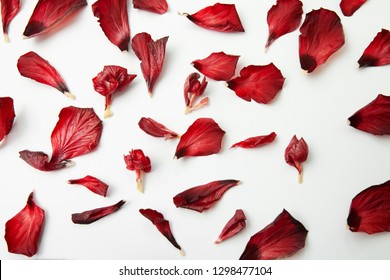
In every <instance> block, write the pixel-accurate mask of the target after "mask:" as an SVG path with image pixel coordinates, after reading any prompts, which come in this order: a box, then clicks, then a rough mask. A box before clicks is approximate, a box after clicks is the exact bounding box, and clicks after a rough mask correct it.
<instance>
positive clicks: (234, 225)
mask: <svg viewBox="0 0 390 280" xmlns="http://www.w3.org/2000/svg"><path fill="white" fill-rule="evenodd" d="M245 221H246V217H245V214H244V211H242V210H241V209H238V210H236V213H235V214H234V216H233V217H232V218H231V219H230V220H229V221H228V222H227V224H226V225H225V226H224V228H223V229H222V232H221V234H220V235H219V237H218V239H217V240H216V241H215V242H214V243H215V244H218V243H221V242H222V241H224V240H226V239H228V238H230V237H232V236H234V235H236V234H237V233H239V232H240V231H242V230H243V229H244V228H245V226H246V222H245Z"/></svg>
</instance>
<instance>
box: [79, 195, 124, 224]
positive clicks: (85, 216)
mask: <svg viewBox="0 0 390 280" xmlns="http://www.w3.org/2000/svg"><path fill="white" fill-rule="evenodd" d="M125 203H126V201H124V200H120V201H119V202H117V203H116V204H113V205H110V206H105V207H101V208H96V209H92V210H88V211H84V212H82V213H75V214H72V222H73V223H75V224H84V225H85V224H91V223H93V222H96V221H97V220H100V219H101V218H104V217H105V216H108V215H110V214H112V213H114V212H116V211H118V210H119V209H120V208H121V207H122V206H123V204H125Z"/></svg>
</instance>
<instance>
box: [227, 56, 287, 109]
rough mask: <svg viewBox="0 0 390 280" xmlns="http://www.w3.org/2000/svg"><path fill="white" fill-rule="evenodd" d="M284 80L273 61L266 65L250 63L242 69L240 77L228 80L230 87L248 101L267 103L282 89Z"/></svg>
mask: <svg viewBox="0 0 390 280" xmlns="http://www.w3.org/2000/svg"><path fill="white" fill-rule="evenodd" d="M284 80H285V78H284V77H283V76H282V73H281V72H280V70H279V69H278V68H277V67H276V66H275V65H274V64H273V63H270V64H268V65H264V66H258V65H249V66H247V67H244V68H243V69H242V70H241V71H240V77H236V78H234V79H232V80H230V81H228V87H229V88H230V89H231V90H234V92H235V93H236V95H237V96H238V97H241V98H242V99H244V100H246V101H249V102H250V101H251V100H254V101H256V102H258V103H264V104H267V103H269V102H271V101H272V100H273V99H274V98H275V96H276V94H277V93H278V92H279V91H280V90H281V89H282V87H283V84H284Z"/></svg>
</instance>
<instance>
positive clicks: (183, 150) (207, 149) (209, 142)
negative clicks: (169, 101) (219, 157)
mask: <svg viewBox="0 0 390 280" xmlns="http://www.w3.org/2000/svg"><path fill="white" fill-rule="evenodd" d="M224 135H225V131H223V130H222V129H221V128H220V127H219V125H218V124H217V123H216V122H215V121H214V120H213V119H210V118H200V119H197V120H196V121H195V122H194V123H193V124H192V125H191V126H190V127H189V128H188V130H187V131H186V132H185V133H184V134H183V135H182V137H181V138H180V142H179V144H178V145H177V147H176V153H175V157H176V158H178V159H179V158H181V157H190V156H208V155H212V154H215V153H218V152H219V151H220V150H221V143H222V138H223V136H224Z"/></svg>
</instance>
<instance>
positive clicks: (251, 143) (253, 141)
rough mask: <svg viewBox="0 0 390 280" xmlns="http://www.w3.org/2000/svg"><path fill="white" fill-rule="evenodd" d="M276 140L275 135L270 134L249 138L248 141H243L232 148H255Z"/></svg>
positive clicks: (273, 133)
mask: <svg viewBox="0 0 390 280" xmlns="http://www.w3.org/2000/svg"><path fill="white" fill-rule="evenodd" d="M275 138H276V133H275V132H271V133H270V134H268V135H262V136H255V137H250V138H248V139H245V140H243V141H241V142H238V143H236V144H234V145H232V148H235V147H241V148H246V149H248V148H256V147H260V146H263V145H266V144H268V143H272V142H273V141H274V140H275Z"/></svg>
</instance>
